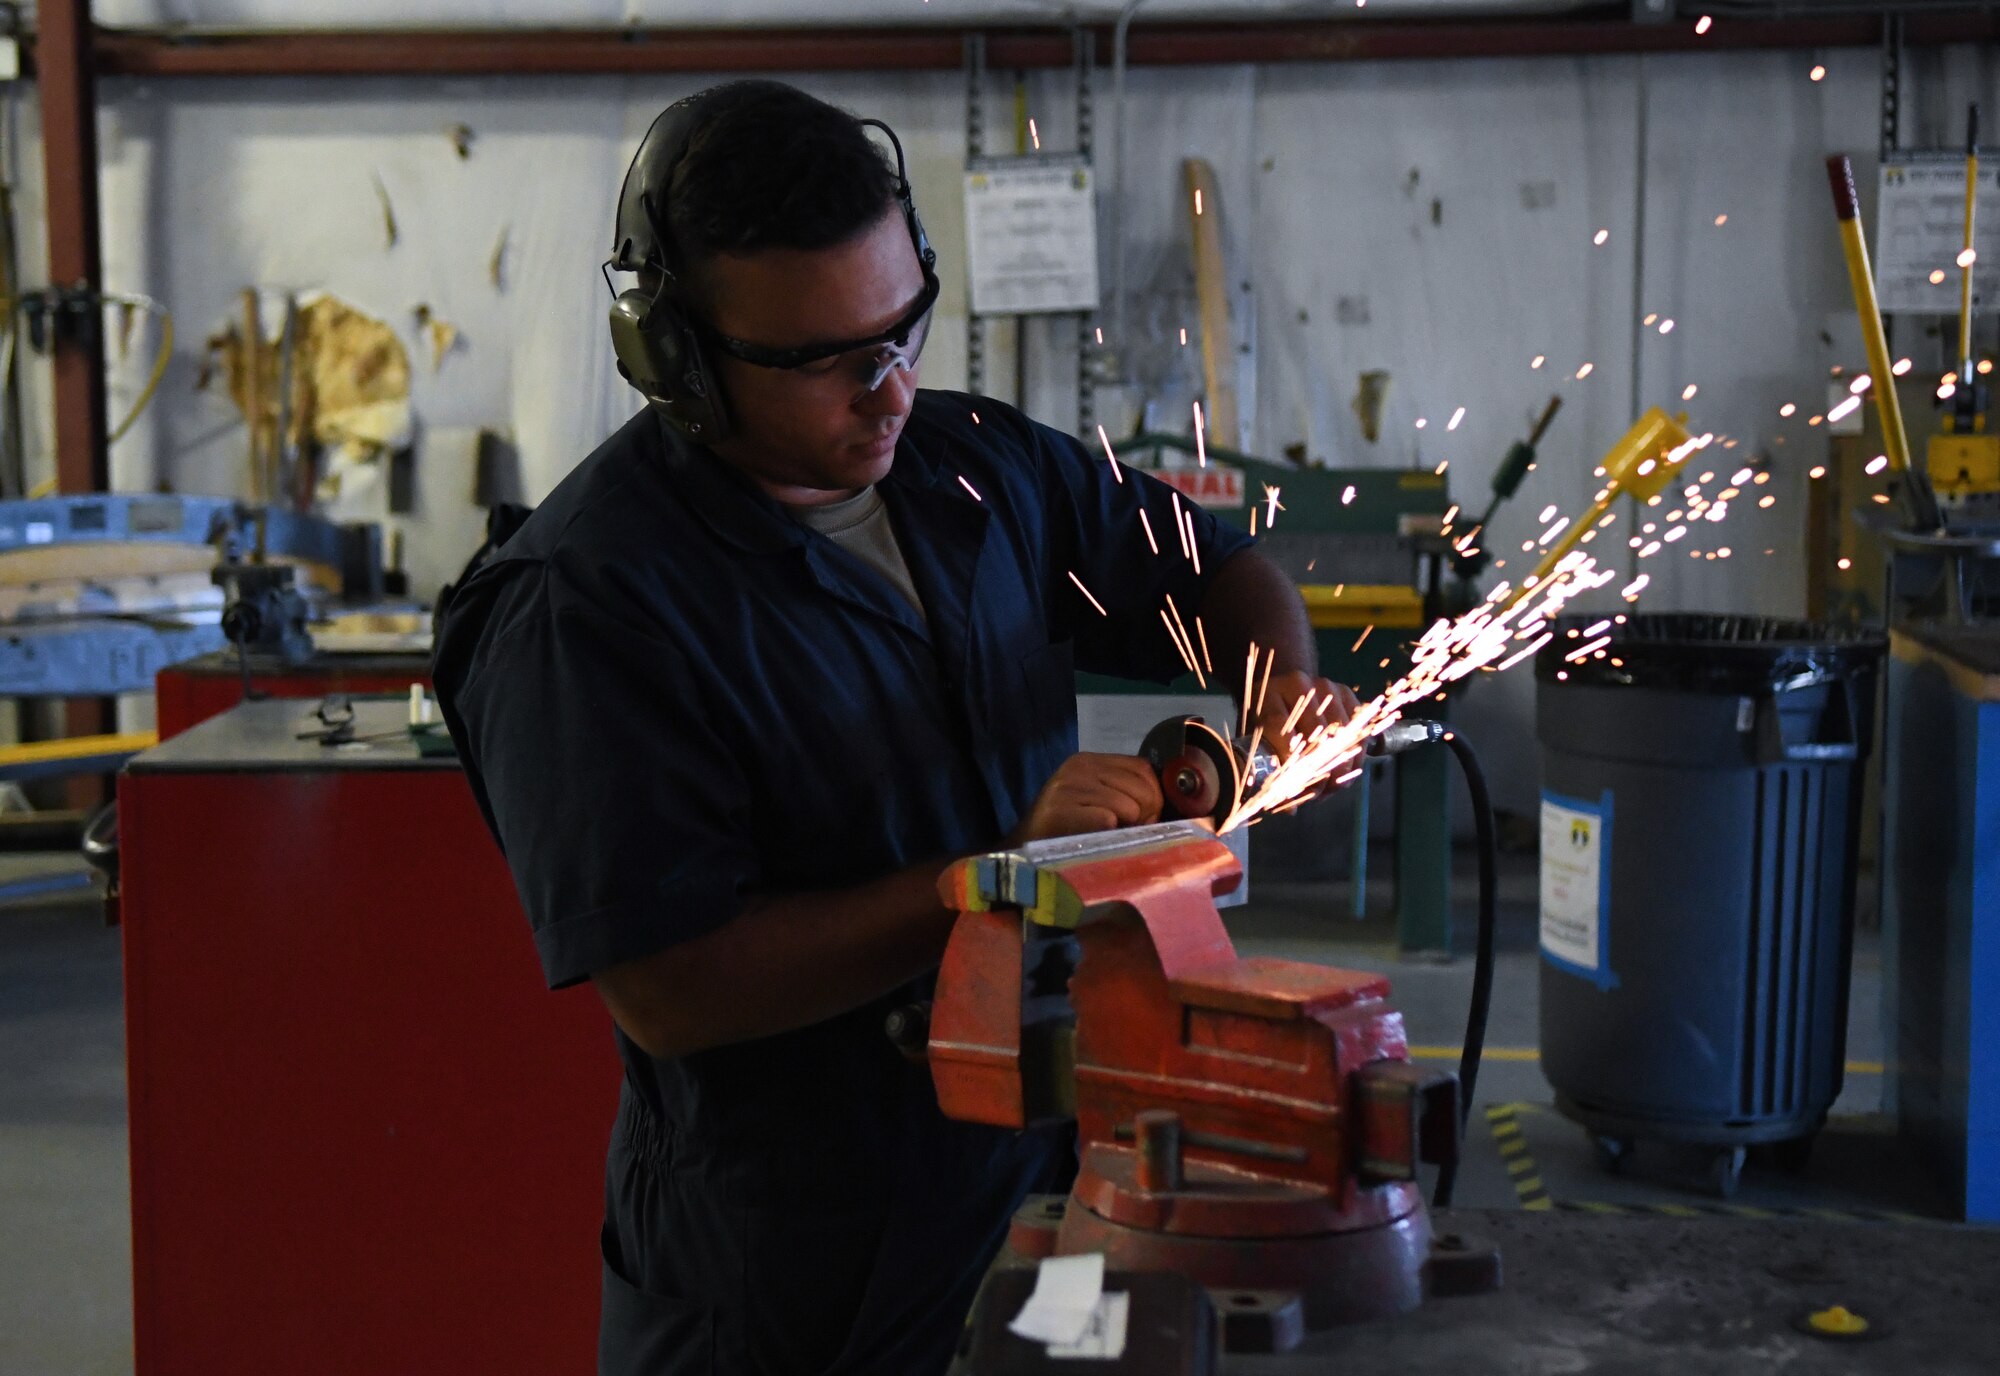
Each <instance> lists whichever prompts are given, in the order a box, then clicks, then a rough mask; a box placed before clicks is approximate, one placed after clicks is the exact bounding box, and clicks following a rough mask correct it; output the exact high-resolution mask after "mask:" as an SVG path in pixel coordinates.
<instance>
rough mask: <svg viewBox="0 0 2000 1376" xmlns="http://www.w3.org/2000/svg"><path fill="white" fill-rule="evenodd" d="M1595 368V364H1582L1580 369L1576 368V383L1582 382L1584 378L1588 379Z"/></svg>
mask: <svg viewBox="0 0 2000 1376" xmlns="http://www.w3.org/2000/svg"><path fill="white" fill-rule="evenodd" d="M1596 368H1597V365H1596V364H1595V363H1586V364H1584V365H1583V366H1582V367H1581V368H1578V369H1577V370H1576V380H1577V381H1578V382H1581V381H1583V380H1584V379H1585V378H1587V377H1589V376H1590V375H1591V373H1592V372H1594V371H1596Z"/></svg>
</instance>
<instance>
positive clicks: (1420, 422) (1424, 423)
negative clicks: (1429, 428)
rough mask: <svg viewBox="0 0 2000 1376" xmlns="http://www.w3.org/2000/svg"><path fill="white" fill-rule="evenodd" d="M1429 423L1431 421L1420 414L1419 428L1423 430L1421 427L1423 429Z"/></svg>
mask: <svg viewBox="0 0 2000 1376" xmlns="http://www.w3.org/2000/svg"><path fill="white" fill-rule="evenodd" d="M1429 424H1430V422H1429V421H1428V420H1426V419H1424V418H1423V417H1422V416H1418V417H1417V429H1419V430H1421V429H1423V428H1424V427H1425V426H1426V425H1429Z"/></svg>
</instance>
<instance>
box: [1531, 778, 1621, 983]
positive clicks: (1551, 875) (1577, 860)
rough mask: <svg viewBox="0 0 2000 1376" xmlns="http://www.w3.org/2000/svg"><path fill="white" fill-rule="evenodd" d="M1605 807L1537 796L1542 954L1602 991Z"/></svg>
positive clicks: (1606, 979)
mask: <svg viewBox="0 0 2000 1376" xmlns="http://www.w3.org/2000/svg"><path fill="white" fill-rule="evenodd" d="M1610 802H1611V800H1610V798H1609V796H1608V795H1607V796H1606V797H1605V799H1604V800H1603V802H1602V803H1601V804H1590V803H1586V802H1583V801H1581V800H1580V799H1574V798H1561V797H1558V796H1557V795H1555V794H1549V793H1545V794H1543V795H1542V924H1541V936H1542V953H1543V954H1544V955H1546V956H1547V957H1548V958H1549V959H1550V960H1552V961H1554V962H1555V963H1556V964H1558V965H1561V966H1563V967H1565V968H1567V969H1569V970H1572V971H1574V972H1575V973H1577V974H1580V975H1583V976H1584V977H1585V978H1587V979H1591V980H1594V981H1596V982H1598V983H1600V984H1606V985H1609V984H1610V983H1612V982H1613V981H1612V979H1611V975H1610V971H1609V969H1608V968H1607V965H1606V961H1605V953H1604V907H1605V894H1606V892H1607V889H1608V885H1607V883H1606V881H1607V880H1608V879H1609V877H1610V868H1609V867H1610V863H1611V859H1610V854H1609V851H1610V845H1611V806H1610Z"/></svg>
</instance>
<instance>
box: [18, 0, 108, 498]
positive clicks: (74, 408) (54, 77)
mask: <svg viewBox="0 0 2000 1376" xmlns="http://www.w3.org/2000/svg"><path fill="white" fill-rule="evenodd" d="M36 26H37V33H36V42H35V75H36V79H37V86H38V89H39V93H40V96H41V105H42V158H43V165H44V168H45V170H46V174H47V178H48V220H49V280H50V284H51V285H52V286H55V287H61V288H72V287H74V288H82V289H84V290H87V291H93V292H94V291H97V290H99V289H100V288H101V286H102V285H103V264H102V260H101V257H100V253H99V238H98V211H97V78H96V71H95V58H94V54H93V52H92V39H93V37H94V36H95V32H96V31H95V30H94V29H93V28H92V26H91V23H90V3H89V0H42V3H41V5H40V6H39V8H38V10H37V14H36ZM89 318H90V320H92V321H96V320H97V319H98V317H97V316H96V314H95V313H93V314H92V315H91V316H90V317H89ZM51 353H52V357H53V362H54V366H55V438H56V483H57V486H58V487H59V488H60V490H62V491H64V492H102V491H104V490H106V489H107V488H109V487H110V485H111V465H110V454H109V451H108V448H107V446H106V443H105V420H104V338H103V332H102V330H100V329H88V328H84V329H61V330H58V331H56V332H55V335H54V343H53V345H52V349H51Z"/></svg>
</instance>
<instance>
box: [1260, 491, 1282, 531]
mask: <svg viewBox="0 0 2000 1376" xmlns="http://www.w3.org/2000/svg"><path fill="white" fill-rule="evenodd" d="M1284 509H1285V504H1284V503H1283V502H1281V501H1279V500H1278V489H1277V488H1275V487H1273V486H1271V484H1269V483H1265V484H1264V529H1266V530H1269V529H1270V528H1271V527H1272V526H1274V525H1276V524H1278V513H1279V512H1281V511H1283V510H1284Z"/></svg>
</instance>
